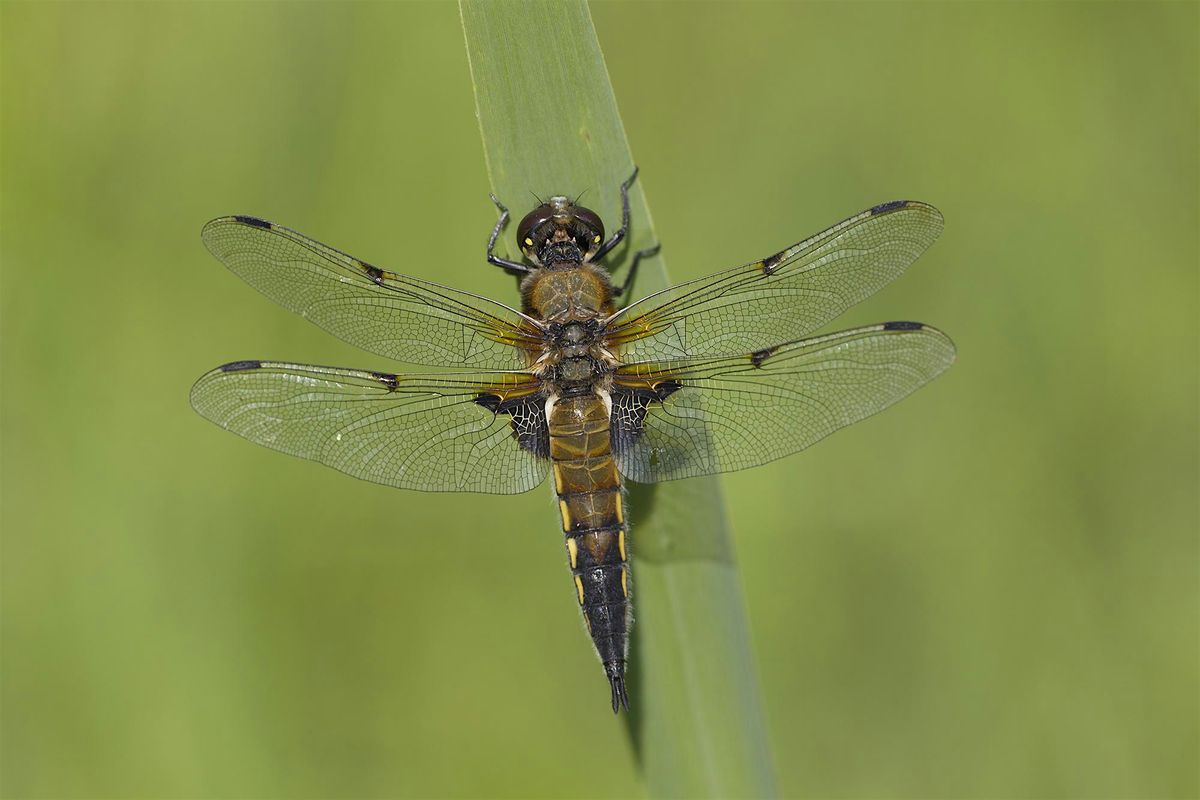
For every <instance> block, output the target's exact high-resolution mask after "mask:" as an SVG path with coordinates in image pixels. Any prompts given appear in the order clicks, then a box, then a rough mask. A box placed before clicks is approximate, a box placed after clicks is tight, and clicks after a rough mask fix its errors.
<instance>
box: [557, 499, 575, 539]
mask: <svg viewBox="0 0 1200 800" xmlns="http://www.w3.org/2000/svg"><path fill="white" fill-rule="evenodd" d="M558 513H559V514H561V515H562V523H563V533H568V532H570V530H571V527H572V523H571V509H570V508H568V507H567V501H566V500H559V501H558Z"/></svg>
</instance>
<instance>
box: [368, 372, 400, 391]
mask: <svg viewBox="0 0 1200 800" xmlns="http://www.w3.org/2000/svg"><path fill="white" fill-rule="evenodd" d="M371 377H372V378H374V379H375V380H377V381H379V382H380V383H382V384H383V385H384V386H386V387H387V388H388V391H389V392H394V391H396V386H397V385H399V383H400V379H399V377H397V376H396V375H390V374H388V373H386V372H372V373H371Z"/></svg>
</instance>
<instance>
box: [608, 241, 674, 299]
mask: <svg viewBox="0 0 1200 800" xmlns="http://www.w3.org/2000/svg"><path fill="white" fill-rule="evenodd" d="M661 249H662V244H661V243H659V244H656V245H654V246H653V247H647V248H646V249H645V250H638V251H637V252H636V253H634V254H633V261H631V262H629V273H628V274H627V275H626V276H625V280H624V282H622V283H621V285H620V286H618V287H616V288H615V289H613V296H614V297H622V296H624V294H625V292H627V291H632V290H633V280H634V278H636V277H637V268H638V264H639V263H640V262H641V260H642V259H643V258H650V257H651V256H656V255H658V251H659V250H661Z"/></svg>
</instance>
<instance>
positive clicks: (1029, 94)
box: [0, 2, 1200, 797]
mask: <svg viewBox="0 0 1200 800" xmlns="http://www.w3.org/2000/svg"><path fill="white" fill-rule="evenodd" d="M1198 8H1200V7H1198V6H1197V5H1196V4H1194V3H1175V4H1151V3H1146V4H1135V3H1125V4H1121V3H1104V4H1086V3H1062V4H1016V3H1013V4H978V5H976V4H938V3H919V4H918V3H899V4H880V3H866V4H845V5H842V4H839V5H833V4H812V5H786V4H762V5H742V4H737V5H735V4H732V3H727V4H704V5H700V4H694V5H693V4H689V5H684V4H632V3H611V4H610V3H598V4H596V5H595V6H594V7H593V13H594V17H595V21H596V26H597V30H598V33H599V36H600V42H601V45H602V47H603V48H604V51H605V55H606V58H607V61H608V66H609V70H610V72H611V74H612V79H613V83H614V86H615V89H616V94H617V99H618V102H619V103H620V105H621V109H622V113H623V116H624V120H625V124H626V127H627V130H628V134H629V137H630V141H631V144H632V147H633V151H634V154H635V156H636V158H637V160H638V162H639V164H640V165H641V168H642V177H643V180H644V186H645V189H646V192H647V197H648V200H649V202H650V206H651V209H652V211H653V213H654V216H655V220H656V223H657V228H658V232H659V234H660V236H661V239H662V241H663V243H664V245H665V248H666V252H667V254H668V258H669V264H670V268H671V270H672V277H673V278H674V279H675V280H682V279H685V278H691V277H696V276H699V275H702V274H705V273H707V272H710V271H713V270H715V269H717V268H720V267H724V266H729V265H732V264H737V263H743V262H746V261H750V260H753V259H755V258H759V257H761V256H764V255H766V254H769V253H771V252H774V251H775V250H777V249H779V248H780V247H781V246H783V245H786V244H788V243H791V242H792V241H795V240H797V239H799V238H802V237H804V236H807V235H809V234H811V233H814V232H816V231H817V230H819V229H821V228H823V227H825V226H826V225H827V224H829V223H832V222H835V221H837V220H838V219H841V218H842V217H844V216H846V215H848V214H850V213H853V212H855V211H858V210H860V209H862V208H865V207H867V206H870V205H873V204H875V203H878V202H881V201H884V200H889V199H893V198H897V197H905V198H908V197H911V198H918V199H922V200H926V201H929V202H932V203H934V204H936V205H937V206H939V207H940V208H941V209H942V211H943V212H944V214H945V216H946V233H945V235H944V237H943V238H942V240H941V241H940V242H939V243H938V244H937V245H935V246H934V248H933V249H932V250H931V251H930V252H929V253H928V254H927V255H926V256H925V257H923V258H922V259H921V260H920V261H919V262H918V263H917V264H916V266H915V267H914V268H913V270H912V271H911V273H910V274H909V275H908V276H907V277H905V278H904V279H902V280H901V281H899V282H898V283H897V284H896V285H894V286H892V287H889V288H888V289H886V290H885V291H883V292H881V293H880V294H879V295H877V296H876V297H875V298H873V299H871V300H870V301H869V302H867V303H864V304H863V305H862V306H860V307H858V308H856V309H854V310H853V311H852V312H851V313H849V314H848V315H846V317H844V318H843V319H841V320H839V321H838V324H837V326H838V327H848V326H850V325H852V324H857V323H865V322H873V321H879V320H885V319H918V320H923V321H926V322H930V323H933V324H936V325H938V326H939V327H941V328H943V329H944V330H946V331H947V332H949V333H950V334H951V335H952V336H953V337H954V338H955V340H956V342H957V343H958V346H959V363H958V364H957V365H956V366H955V367H954V369H952V370H951V371H950V372H949V373H947V375H946V376H944V377H943V378H941V379H940V380H938V381H937V382H935V383H934V384H933V385H932V386H931V387H929V388H928V389H925V390H923V391H921V392H920V393H918V394H917V395H916V396H915V397H914V398H912V399H911V400H909V401H907V402H905V403H903V404H902V405H901V406H899V407H897V408H895V409H892V410H890V411H889V412H887V413H885V414H883V415H881V416H879V417H877V418H874V419H872V420H869V421H867V422H865V423H863V424H861V425H858V426H856V427H854V428H853V429H851V430H848V431H845V432H843V433H840V434H839V435H837V436H836V437H834V438H832V439H830V440H828V441H827V442H824V443H822V444H820V445H818V446H817V447H815V448H813V449H812V450H810V451H808V452H807V453H805V454H803V455H801V456H797V457H793V458H791V459H787V460H785V461H782V462H778V463H775V464H772V465H770V466H768V467H764V468H761V469H758V470H754V471H751V472H747V473H741V474H737V475H732V476H729V477H728V478H727V479H725V486H726V487H727V491H728V500H729V507H730V517H731V520H732V524H733V527H734V530H735V533H736V540H737V549H738V557H739V561H740V564H741V569H742V574H743V577H744V584H745V591H746V596H747V604H748V609H747V612H748V617H749V620H750V624H751V629H752V635H753V638H754V641H755V645H756V651H757V656H758V659H759V669H760V672H761V679H762V685H763V691H764V702H765V706H766V709H767V714H768V717H769V723H770V732H771V735H772V739H773V742H774V747H775V758H776V761H777V764H778V770H779V780H780V786H781V791H782V792H783V794H784V795H786V796H820V797H834V796H836V797H1195V796H1196V795H1197V794H1198V793H1200V781H1198V778H1197V752H1198V750H1200V724H1198V713H1200V688H1198V687H1200V675H1198V665H1200V638H1198V637H1200V612H1198V609H1200V605H1198V585H1200V572H1198V570H1200V539H1198V531H1200V502H1198V497H1197V496H1198V485H1200V480H1198V479H1200V429H1198V413H1200V412H1198V408H1200V405H1198V403H1200V397H1198V395H1200V387H1198V376H1200V332H1198V329H1197V311H1198V309H1197V304H1198V298H1200V286H1198V273H1200V244H1198V225H1200V223H1198V220H1200V200H1198V193H1200V189H1198V187H1200V165H1198V150H1197V143H1198V141H1200V101H1198V94H1200V85H1198V75H1200V55H1198V53H1200V45H1198V42H1200V37H1198V32H1200V12H1198ZM537 24H538V21H537V19H536V18H533V17H531V19H530V29H529V40H528V46H529V47H536V46H537ZM0 31H2V39H0V76H2V80H3V86H2V94H0V113H2V137H0V148H2V149H0V157H2V163H0V179H2V186H0V190H2V191H0V202H2V208H0V219H2V240H0V247H2V250H0V258H2V263H0V267H2V287H3V293H2V303H3V304H2V308H0V313H2V325H3V328H2V344H0V347H2V350H0V356H2V370H3V371H2V375H0V380H2V387H3V407H2V430H0V437H2V439H0V442H2V446H3V451H2V455H3V459H2V466H0V488H2V491H3V496H2V499H0V524H2V534H3V542H2V545H3V551H2V562H0V563H2V579H3V583H2V593H3V594H2V599H3V629H2V634H3V642H2V644H3V647H2V650H0V667H2V670H3V671H2V677H3V694H2V697H0V701H2V704H0V709H2V716H3V719H2V722H3V728H2V736H3V738H2V744H3V761H2V763H0V768H2V778H0V780H2V783H0V791H2V792H3V795H4V796H5V797H26V796H38V797H99V796H105V797H318V796H339V797H351V796H357V797H384V796H439V797H441V796H445V797H467V796H501V797H550V796H586V797H610V796H630V795H637V794H639V793H640V792H641V788H640V786H639V783H638V779H637V774H636V767H635V764H634V761H633V758H632V754H631V751H630V747H629V744H628V742H627V740H626V738H625V732H624V730H623V727H622V726H621V725H620V724H618V723H617V722H615V721H614V719H613V718H612V716H611V714H610V713H609V712H608V710H607V708H606V703H605V701H606V697H605V693H606V689H605V687H604V686H603V680H602V677H601V675H600V673H599V668H598V667H597V665H596V663H595V659H594V655H593V654H592V652H591V648H590V645H589V644H588V642H587V641H586V637H585V636H584V634H583V633H582V631H581V625H580V624H579V621H578V612H577V610H576V608H575V603H574V601H573V599H572V588H571V586H570V583H569V579H568V576H567V574H566V571H565V570H564V566H563V553H562V545H561V542H560V540H559V538H558V537H559V534H558V533H556V530H557V527H556V526H557V521H556V517H555V514H554V511H553V508H552V504H551V501H550V497H549V493H548V492H547V491H545V490H544V489H543V490H538V491H534V492H531V493H529V494H527V495H523V496H518V497H488V496H474V495H422V494H417V493H410V492H401V491H396V490H389V489H385V488H382V487H378V486H374V485H370V484H366V483H360V482H356V481H354V480H352V479H349V478H346V477H344V476H342V475H339V474H337V473H335V472H332V471H330V470H327V469H324V468H322V467H319V466H316V465H314V464H310V463H307V462H303V461H299V460H295V459H290V458H287V457H285V456H282V455H279V454H276V453H273V452H270V451H267V450H265V449H261V448H257V447H254V446H252V445H250V444H248V443H246V442H244V441H242V440H240V439H237V438H236V437H234V436H232V435H229V434H226V433H223V432H221V431H220V430H218V429H217V428H215V427H213V426H212V425H210V424H208V423H206V422H204V421H203V420H202V419H200V418H199V417H198V416H196V415H195V414H194V413H193V412H192V411H191V410H190V408H189V406H188V404H187V392H188V388H189V386H190V385H191V383H192V381H193V380H194V379H195V378H196V377H197V376H199V375H200V374H201V373H202V372H204V371H206V370H207V369H209V368H211V367H213V366H215V365H216V364H219V363H222V362H225V361H229V360H233V359H239V358H279V359H288V360H296V361H307V362H311V363H318V364H341V365H345V366H356V367H366V368H376V369H392V368H393V366H392V365H391V364H388V363H386V362H380V360H379V359H378V358H376V357H374V356H371V355H369V354H364V353H362V352H359V351H356V350H354V349H353V348H351V347H349V346H348V345H343V344H342V343H340V342H339V341H336V340H334V339H333V338H332V337H331V336H329V335H328V334H326V333H324V332H323V331H321V330H319V329H317V328H316V327H314V326H311V325H308V324H306V323H305V322H304V321H303V320H302V319H300V318H299V317H296V316H293V315H290V314H288V313H287V312H285V311H283V310H282V309H280V308H278V307H276V306H274V305H272V304H271V303H270V302H269V301H267V300H265V299H264V298H263V297H261V296H259V295H258V294H257V293H255V292H254V291H253V290H252V289H250V288H249V287H247V286H245V285H244V284H242V283H241V282H239V281H238V280H237V279H236V278H235V277H233V276H232V275H230V274H229V273H228V272H227V271H226V270H225V269H224V268H223V267H221V265H220V264H218V263H217V262H216V261H214V260H213V259H212V258H211V257H210V256H209V255H208V254H207V253H206V252H205V251H204V249H203V248H202V246H201V244H200V242H199V238H198V233H199V229H200V226H201V225H202V224H203V223H204V222H205V221H206V220H207V219H209V218H211V217H214V216H217V215H221V214H227V213H252V214H257V215H261V216H264V217H267V218H270V219H274V220H277V221H280V222H283V223H285V224H287V225H289V226H291V227H294V228H297V229H298V230H301V231H304V232H306V233H308V234H310V235H312V236H315V237H317V238H319V239H321V240H324V241H327V242H329V243H331V244H334V245H336V246H340V247H342V248H344V249H347V250H349V251H350V252H352V253H354V254H356V255H359V256H361V257H363V258H366V259H369V260H371V261H373V262H375V263H379V264H382V265H386V266H389V267H390V268H392V269H395V270H398V271H403V272H407V273H411V274H413V275H416V276H419V277H424V278H431V279H434V280H438V281H442V282H445V283H449V284H451V285H454V286H459V287H462V288H468V289H471V290H474V291H477V292H481V293H486V294H490V295H492V296H495V297H497V298H499V299H509V300H511V299H512V297H513V294H512V283H511V279H508V278H506V277H505V276H503V275H501V274H499V272H498V271H497V270H494V269H489V268H487V267H486V266H485V265H484V264H483V259H482V254H483V245H484V242H485V238H486V234H487V230H488V227H489V226H490V225H491V224H492V221H493V219H494V213H493V209H492V207H491V205H490V203H489V202H488V199H487V190H488V185H487V179H486V174H485V171H484V165H483V161H482V155H481V152H482V151H481V147H480V142H479V136H478V130H477V126H476V122H475V119H474V101H473V97H472V93H471V85H470V79H469V75H468V70H467V65H466V61H465V58H464V51H463V44H462V34H461V31H460V28H459V19H458V11H457V8H456V6H455V5H453V4H450V3H439V4H383V3H364V4H353V5H339V4H311V5H301V4H272V3H255V4H248V3H247V4H232V3H207V4H199V3H197V4H141V3H139V4H111V3H105V4H70V3H56V4H42V3H18V2H4V3H3V4H2V5H0ZM528 113H529V114H546V113H553V109H552V108H546V107H544V105H541V104H539V98H537V97H530V98H528ZM584 188H585V187H582V186H569V187H563V191H579V190H581V189H584ZM512 202H513V205H514V206H516V207H518V208H519V207H521V206H523V205H526V202H525V201H522V200H521V199H519V198H515V199H514V200H513V201H512ZM601 213H602V214H604V215H605V216H606V218H611V217H613V216H614V215H615V209H601ZM634 536H635V539H634V542H635V548H636V531H635V533H634ZM635 552H636V551H635ZM698 657H701V656H698Z"/></svg>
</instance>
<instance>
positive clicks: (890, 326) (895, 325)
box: [883, 321, 925, 331]
mask: <svg viewBox="0 0 1200 800" xmlns="http://www.w3.org/2000/svg"><path fill="white" fill-rule="evenodd" d="M924 327H925V326H924V325H923V324H921V323H920V322H902V321H901V322H885V323H883V329H884V330H885V331H919V330H921V329H922V328H924Z"/></svg>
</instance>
